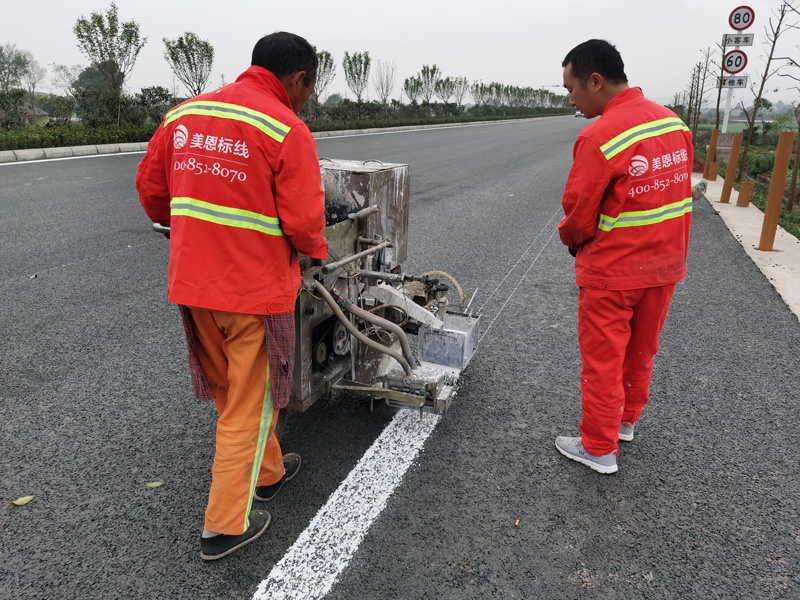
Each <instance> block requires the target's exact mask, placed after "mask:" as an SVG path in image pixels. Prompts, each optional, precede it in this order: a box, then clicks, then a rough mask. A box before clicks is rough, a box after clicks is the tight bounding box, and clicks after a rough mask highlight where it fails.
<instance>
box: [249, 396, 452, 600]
mask: <svg viewBox="0 0 800 600" xmlns="http://www.w3.org/2000/svg"><path fill="white" fill-rule="evenodd" d="M439 418H440V417H439V416H437V415H430V414H425V415H424V416H423V417H422V418H420V415H419V412H418V411H416V410H405V409H404V410H400V411H398V413H397V414H396V415H395V416H394V419H392V422H391V423H389V425H387V426H386V428H385V429H384V430H383V433H381V435H380V437H378V439H377V440H375V443H373V444H372V446H371V447H370V448H369V450H367V452H366V453H365V454H364V456H363V457H361V460H360V461H358V464H357V465H356V466H355V467H354V468H353V470H352V471H351V472H350V474H349V475H348V476H347V478H346V479H345V480H344V481H343V482H342V484H341V485H340V486H339V488H338V489H337V490H336V491H335V492H334V493H333V494H331V497H330V498H329V499H328V502H327V503H326V504H325V506H323V507H322V508H321V509H320V510H319V512H318V513H317V514H316V516H315V517H314V518H313V519H312V520H311V523H310V524H309V526H308V527H307V528H306V530H305V531H303V533H301V534H300V537H298V538H297V541H296V542H295V543H294V545H293V546H292V547H291V548H289V551H288V552H287V553H286V555H285V556H284V557H283V558H282V559H281V560H280V562H278V564H276V565H275V566H274V567H273V569H272V571H271V572H270V574H269V576H268V577H267V579H265V580H264V581H262V582H261V584H260V585H259V586H258V589H257V590H256V593H255V595H254V596H253V600H268V599H269V600H300V599H303V600H306V599H308V600H311V599H314V598H322V597H323V596H325V595H326V594H327V593H328V592H329V591H330V590H331V587H333V584H334V582H335V581H336V579H337V577H338V576H339V574H340V573H341V572H342V571H343V570H344V569H345V567H346V566H347V565H348V563H349V562H350V559H351V558H352V557H353V555H354V554H355V552H356V550H357V549H358V546H359V545H360V544H361V541H362V540H363V539H364V536H366V535H367V531H368V530H369V528H370V526H371V525H372V523H373V521H375V519H376V518H377V517H378V515H380V513H381V511H382V510H383V508H384V507H385V506H386V502H387V501H388V499H389V497H390V496H391V495H392V492H394V490H395V488H396V487H397V486H398V485H399V484H400V482H401V481H402V479H403V476H404V475H405V473H406V471H407V470H408V468H409V467H410V466H411V464H412V463H413V461H414V458H415V457H416V456H417V453H418V452H419V450H420V449H421V448H422V446H423V444H424V443H425V440H427V439H428V436H430V434H431V433H432V432H433V430H434V428H435V427H436V424H437V423H438V422H439Z"/></svg>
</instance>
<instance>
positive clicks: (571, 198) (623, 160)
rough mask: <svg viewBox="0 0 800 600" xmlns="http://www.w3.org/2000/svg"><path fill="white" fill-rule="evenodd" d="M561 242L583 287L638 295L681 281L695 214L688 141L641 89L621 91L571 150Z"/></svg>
mask: <svg viewBox="0 0 800 600" xmlns="http://www.w3.org/2000/svg"><path fill="white" fill-rule="evenodd" d="M573 159H574V161H573V165H572V169H571V171H570V174H569V179H568V180H567V185H566V188H565V190H564V196H563V198H562V206H563V207H564V215H565V216H564V219H563V220H562V221H561V223H560V224H559V226H558V229H559V234H560V236H561V241H562V242H563V243H564V244H565V245H567V246H569V247H570V248H578V249H579V251H578V254H577V257H576V259H575V275H576V281H577V284H578V285H579V286H581V287H592V288H600V289H603V288H605V289H617V290H619V289H637V288H642V287H651V286H658V285H667V284H670V283H675V282H677V281H680V280H681V279H683V277H684V276H685V274H686V255H687V251H688V245H689V227H690V224H691V212H692V189H691V171H692V162H693V159H694V156H693V152H692V141H691V134H690V133H689V129H688V128H687V127H686V125H685V124H684V123H683V122H682V121H681V120H680V119H679V118H678V117H677V116H676V115H675V113H673V112H672V111H670V110H669V109H667V108H665V107H663V106H660V105H658V104H656V103H655V102H651V101H649V100H647V99H646V98H645V97H644V95H643V94H642V92H641V90H640V89H639V88H628V89H625V90H623V91H621V92H619V93H618V94H617V95H616V96H614V98H613V99H612V100H611V101H610V102H609V103H608V105H607V106H606V108H605V110H604V112H603V115H602V116H601V117H600V118H599V119H598V120H597V121H595V122H593V123H591V124H589V125H587V126H586V127H585V128H584V129H583V131H581V133H580V134H579V136H578V139H577V140H576V142H575V147H574V149H573Z"/></svg>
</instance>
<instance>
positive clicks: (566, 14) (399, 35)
mask: <svg viewBox="0 0 800 600" xmlns="http://www.w3.org/2000/svg"><path fill="white" fill-rule="evenodd" d="M109 4H110V1H109V0H36V1H34V0H0V44H5V43H8V42H11V43H14V44H16V45H17V47H18V48H19V49H24V50H30V51H31V52H32V53H33V55H34V57H35V58H36V60H38V61H39V63H40V64H41V65H42V66H45V67H47V68H48V71H49V72H48V76H47V78H46V79H45V81H44V82H43V83H42V84H41V85H40V86H39V89H40V90H41V91H45V92H47V91H53V92H56V93H57V92H58V91H59V90H57V89H56V88H55V87H54V86H53V85H52V83H51V77H50V74H51V72H52V69H50V64H51V63H61V64H66V65H76V64H81V65H87V64H88V60H87V59H86V57H85V56H83V55H82V54H81V53H80V51H79V50H78V47H77V45H76V40H75V35H74V34H73V32H72V27H73V25H74V24H75V21H76V20H77V19H78V18H79V17H80V16H86V17H88V16H89V15H90V13H91V12H92V11H105V9H106V8H107V7H108V6H109ZM779 4H780V2H779V0H754V1H751V2H749V3H748V5H749V6H751V7H752V8H753V9H754V10H755V15H756V16H755V23H754V25H753V26H752V27H751V28H750V29H749V30H747V32H746V33H751V32H752V33H754V34H755V35H756V43H755V45H754V46H753V47H752V48H746V49H745V51H746V53H747V56H748V67H747V69H746V70H745V71H744V73H745V74H747V75H749V76H750V77H751V80H752V79H757V78H760V76H761V74H762V73H763V70H764V58H763V57H765V56H766V50H765V48H764V45H763V42H764V41H765V35H764V27H765V26H766V25H767V22H768V19H769V17H770V16H771V15H772V13H773V11H774V9H776V8H777V7H778V6H779ZM797 4H798V5H800V2H797ZM740 5H741V3H740V2H726V1H722V0H671V1H649V0H605V1H604V0H572V1H563V0H548V1H539V0H529V1H528V2H523V1H513V2H512V1H511V0H488V1H482V2H475V1H473V2H464V1H458V2H457V1H451V0H404V1H398V2H380V1H377V2H376V1H367V0H360V1H358V2H356V1H354V0H338V1H337V0H326V1H321V0H304V1H298V0H295V1H292V0H288V1H287V0H283V1H280V2H274V1H273V2H268V1H265V0H261V1H257V0H214V1H211V0H193V1H191V2H187V1H180V0H173V1H171V2H166V1H164V0H118V2H117V6H118V8H119V16H120V19H121V20H123V21H129V20H135V21H136V22H138V23H139V25H140V28H141V33H142V35H144V36H146V37H147V40H148V41H147V44H146V45H145V47H144V49H143V50H142V52H141V54H140V55H139V58H138V60H137V62H136V65H135V67H134V69H133V72H132V74H131V75H130V76H129V78H128V81H127V84H126V87H127V89H128V91H129V92H138V91H139V90H140V89H141V88H142V87H146V86H151V85H162V86H164V87H167V88H171V87H172V75H171V72H170V70H169V67H168V66H167V64H166V62H165V60H164V58H163V54H164V45H163V43H162V38H164V37H168V38H170V39H174V38H176V37H178V36H179V35H181V34H182V33H184V32H185V31H192V32H194V33H196V34H197V35H198V36H200V37H201V38H203V39H206V40H208V41H209V42H211V44H212V45H213V46H214V49H215V51H216V57H215V61H214V68H213V74H212V76H211V80H210V81H209V85H208V88H207V90H211V89H214V88H215V87H217V86H218V85H219V83H220V81H221V74H224V76H225V79H226V80H227V81H228V82H230V81H232V80H233V79H235V78H236V76H237V75H238V74H239V73H241V72H242V71H244V70H245V69H246V68H247V67H248V66H249V64H250V53H251V51H252V47H253V45H254V44H255V42H256V40H258V38H259V37H261V36H262V35H264V34H267V33H271V32H273V31H279V30H284V31H290V32H293V33H297V34H299V35H302V36H303V37H305V38H306V39H308V41H309V42H311V43H312V44H314V45H315V46H316V47H317V49H319V50H327V51H329V52H330V53H331V54H332V55H333V58H334V61H335V62H336V77H335V79H334V81H333V83H332V84H331V86H330V87H329V89H328V90H327V93H333V92H336V93H340V94H342V95H344V96H346V97H350V98H353V95H352V93H350V92H349V91H348V90H347V88H346V85H345V81H344V74H343V72H342V68H341V61H342V57H343V54H344V52H345V51H348V52H351V53H353V52H363V51H369V53H370V56H371V57H372V59H373V61H375V60H378V59H381V60H387V61H394V62H395V64H396V79H397V82H396V85H395V91H394V94H393V96H394V97H399V94H400V90H401V89H402V82H403V79H405V78H406V77H409V76H411V75H414V74H415V73H417V72H418V71H419V70H420V68H421V67H422V65H425V64H427V65H431V64H434V63H435V64H436V65H438V67H439V68H440V70H441V71H442V73H443V74H444V75H446V76H448V75H449V76H464V77H467V78H468V79H469V81H470V82H472V81H475V80H483V81H484V82H486V83H489V82H491V81H498V82H500V83H504V84H509V85H516V86H520V87H526V86H532V87H534V88H539V87H549V86H560V85H561V71H562V69H561V61H562V60H563V58H564V55H565V54H566V53H567V52H568V51H569V50H570V49H571V48H572V47H573V46H575V45H576V44H578V43H580V42H583V41H585V40H587V39H589V38H593V37H597V38H603V39H607V40H608V41H610V42H611V43H613V44H615V45H616V46H617V48H618V49H619V50H620V52H621V53H622V57H623V60H624V61H625V71H626V73H627V75H628V79H629V81H630V83H631V84H632V85H637V86H640V87H641V88H642V89H643V90H644V92H645V94H646V95H647V96H649V97H650V98H652V99H654V100H656V101H659V102H664V103H666V102H669V101H670V100H671V99H672V97H673V95H674V94H675V93H676V92H680V91H682V90H683V89H685V88H686V86H687V84H688V81H689V78H690V74H691V70H692V67H693V65H694V64H695V63H696V62H698V61H700V60H701V51H702V50H703V49H705V48H707V47H712V48H715V44H716V43H718V42H720V41H721V38H722V34H723V33H726V32H732V30H731V29H730V28H729V27H728V15H729V14H730V12H731V11H732V10H733V9H734V8H736V7H737V6H740ZM798 21H800V19H799V18H797V17H794V18H792V19H791V22H798ZM798 46H800V30H795V31H788V32H787V33H786V34H785V35H784V36H783V38H782V42H781V43H780V44H779V51H778V55H780V56H787V55H789V54H791V55H794V56H796V57H797V58H798V62H800V50H798V48H797V47H798ZM798 71H800V70H798ZM179 85H180V84H179ZM795 85H797V83H794V82H791V81H790V80H789V79H787V78H777V77H776V78H774V79H773V80H770V82H769V84H768V87H769V88H770V90H774V89H775V88H779V89H780V91H778V92H775V91H770V92H769V93H767V94H765V95H766V97H767V98H770V99H772V100H778V99H782V100H783V101H784V102H788V101H791V100H792V99H794V98H795V97H798V98H800V94H799V93H797V92H796V91H791V90H790V88H792V87H794V86H795ZM181 90H183V88H181ZM559 91H563V89H561V88H559ZM183 93H185V91H184V92H183ZM737 93H738V95H739V97H741V98H750V99H752V96H751V95H749V93H748V94H745V92H743V91H739V92H737ZM369 94H370V97H371V98H374V97H375V92H374V90H373V89H372V86H371V85H370V90H369Z"/></svg>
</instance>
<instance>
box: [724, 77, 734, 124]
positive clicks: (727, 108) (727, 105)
mask: <svg viewBox="0 0 800 600" xmlns="http://www.w3.org/2000/svg"><path fill="white" fill-rule="evenodd" d="M725 96H726V97H725V115H724V116H723V117H722V133H728V119H729V118H730V116H731V98H732V96H733V88H728V93H727V94H726V95H725Z"/></svg>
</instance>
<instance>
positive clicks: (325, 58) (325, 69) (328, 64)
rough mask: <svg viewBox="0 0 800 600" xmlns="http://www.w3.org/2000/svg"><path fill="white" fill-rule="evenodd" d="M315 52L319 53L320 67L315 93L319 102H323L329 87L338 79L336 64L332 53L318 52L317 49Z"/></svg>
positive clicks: (318, 68)
mask: <svg viewBox="0 0 800 600" xmlns="http://www.w3.org/2000/svg"><path fill="white" fill-rule="evenodd" d="M314 52H316V53H317V60H318V61H319V66H318V67H317V85H316V86H315V87H314V93H315V94H316V96H317V98H318V100H319V101H320V102H322V97H323V96H324V94H325V90H326V89H328V86H329V85H330V84H331V82H332V81H333V79H334V77H336V64H335V63H334V62H333V56H331V53H330V52H328V51H327V50H319V51H317V49H316V47H315V48H314Z"/></svg>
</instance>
